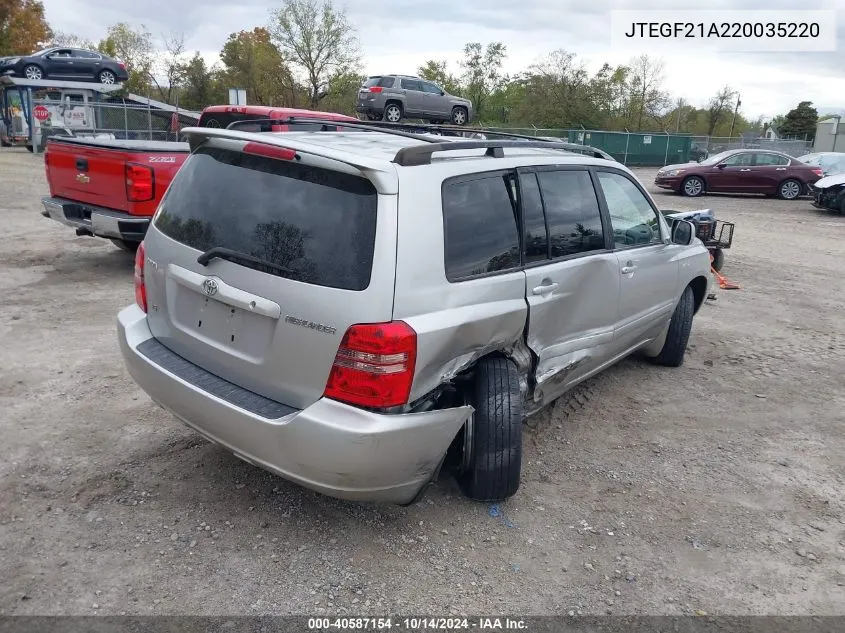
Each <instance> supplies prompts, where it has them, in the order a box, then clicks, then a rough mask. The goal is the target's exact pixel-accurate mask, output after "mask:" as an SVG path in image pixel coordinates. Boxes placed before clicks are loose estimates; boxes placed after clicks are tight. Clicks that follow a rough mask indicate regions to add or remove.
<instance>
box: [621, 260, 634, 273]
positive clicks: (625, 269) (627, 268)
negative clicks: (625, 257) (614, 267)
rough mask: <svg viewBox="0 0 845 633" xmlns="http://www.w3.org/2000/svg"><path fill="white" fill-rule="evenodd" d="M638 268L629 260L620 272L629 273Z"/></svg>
mask: <svg viewBox="0 0 845 633" xmlns="http://www.w3.org/2000/svg"><path fill="white" fill-rule="evenodd" d="M636 268H637V267H636V266H634V265H633V264H632V263H630V262H628V264H627V265H625V266H622V268H620V269H619V272H621V273H622V274H623V275H627V274H629V273H632V272H634V271H635V270H636Z"/></svg>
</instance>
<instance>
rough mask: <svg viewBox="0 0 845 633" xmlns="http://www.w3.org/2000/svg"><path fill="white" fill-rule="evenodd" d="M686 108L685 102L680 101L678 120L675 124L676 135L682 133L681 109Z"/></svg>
mask: <svg viewBox="0 0 845 633" xmlns="http://www.w3.org/2000/svg"><path fill="white" fill-rule="evenodd" d="M683 107H684V100H683V99H678V120H677V121H676V122H675V134H677V133H678V132H680V131H681V109H682V108H683Z"/></svg>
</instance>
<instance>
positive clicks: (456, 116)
mask: <svg viewBox="0 0 845 633" xmlns="http://www.w3.org/2000/svg"><path fill="white" fill-rule="evenodd" d="M466 122H467V110H466V108H461V107H456V108H452V123H454V124H455V125H464V124H465V123H466Z"/></svg>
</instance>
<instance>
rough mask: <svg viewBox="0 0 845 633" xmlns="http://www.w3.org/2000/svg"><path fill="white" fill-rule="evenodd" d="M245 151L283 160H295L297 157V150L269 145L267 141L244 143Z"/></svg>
mask: <svg viewBox="0 0 845 633" xmlns="http://www.w3.org/2000/svg"><path fill="white" fill-rule="evenodd" d="M244 153H246V154H254V155H256V156H266V157H267V158H278V159H281V160H293V159H294V158H296V150H292V149H288V148H287V147H277V146H275V145H267V144H265V143H247V144H246V145H244Z"/></svg>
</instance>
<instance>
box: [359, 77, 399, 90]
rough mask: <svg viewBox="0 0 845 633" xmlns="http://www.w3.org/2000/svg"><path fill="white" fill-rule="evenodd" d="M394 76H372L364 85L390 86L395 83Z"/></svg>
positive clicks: (368, 86) (369, 86)
mask: <svg viewBox="0 0 845 633" xmlns="http://www.w3.org/2000/svg"><path fill="white" fill-rule="evenodd" d="M393 81H394V78H393V77H370V78H369V79H367V81H365V82H364V86H366V87H367V88H372V87H373V86H381V87H382V88H389V87H390V86H392V85H393Z"/></svg>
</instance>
